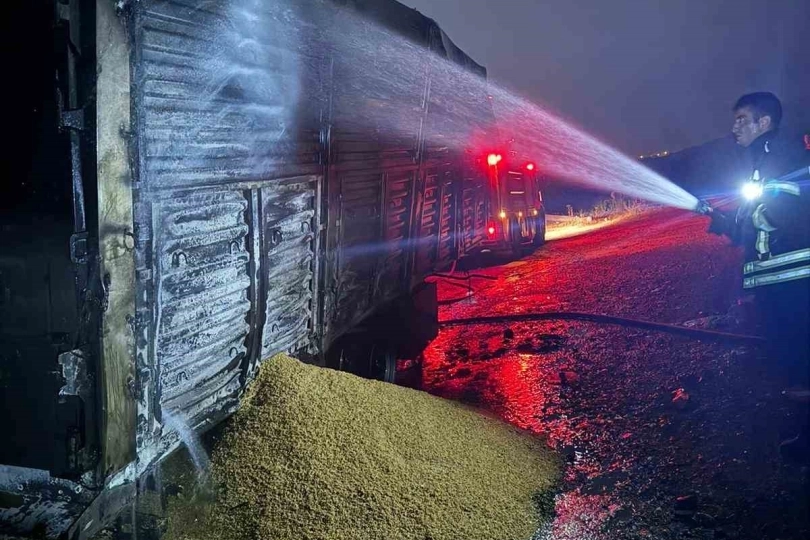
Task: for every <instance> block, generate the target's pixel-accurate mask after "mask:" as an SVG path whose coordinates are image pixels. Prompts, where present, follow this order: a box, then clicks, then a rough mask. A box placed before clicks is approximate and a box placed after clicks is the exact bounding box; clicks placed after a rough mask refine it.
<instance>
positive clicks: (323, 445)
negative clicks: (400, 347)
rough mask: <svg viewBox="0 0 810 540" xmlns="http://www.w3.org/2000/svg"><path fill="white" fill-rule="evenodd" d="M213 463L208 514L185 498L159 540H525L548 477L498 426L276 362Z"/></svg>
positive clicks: (525, 439)
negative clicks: (213, 495)
mask: <svg viewBox="0 0 810 540" xmlns="http://www.w3.org/2000/svg"><path fill="white" fill-rule="evenodd" d="M212 458H213V464H214V467H213V479H214V482H215V486H214V488H213V489H214V492H215V493H216V494H217V496H216V500H215V502H213V503H212V502H211V498H210V496H209V495H202V496H200V495H199V494H198V496H196V497H195V496H193V495H191V493H193V492H192V490H190V489H187V490H184V491H183V495H180V496H178V497H177V498H175V499H174V500H172V501H171V502H170V504H169V508H170V513H169V518H168V519H169V525H168V527H169V531H168V537H169V538H170V539H172V540H191V539H194V540H206V539H211V540H213V539H220V538H222V539H228V540H242V539H244V540H247V539H249V538H274V539H277V540H287V539H289V540H293V539H294V540H310V539H312V540H314V539H323V538H329V539H335V540H337V539H345V540H349V539H352V540H354V539H358V538H386V539H390V540H395V539H403V540H404V539H414V538H432V539H434V540H457V539H459V538H464V539H465V540H492V539H493V538H503V539H507V538H509V539H512V538H514V539H528V538H530V537H531V536H532V534H533V533H534V532H535V531H536V530H537V528H538V526H539V525H540V522H541V520H542V519H544V517H543V516H540V515H539V514H538V509H537V507H536V504H535V502H534V501H536V500H538V497H539V498H542V497H543V496H544V495H545V494H547V493H548V492H549V491H550V490H551V489H552V486H553V485H554V483H555V481H556V479H557V477H558V469H557V465H558V463H557V462H556V460H555V459H554V457H553V456H552V455H551V453H550V451H549V450H548V449H547V448H546V447H545V445H544V444H543V443H542V442H541V441H539V440H537V439H536V438H535V437H534V436H532V435H528V434H526V433H523V432H519V431H518V430H516V429H515V428H513V427H511V426H509V425H507V424H505V423H503V422H501V421H500V420H497V419H494V418H491V417H489V416H484V415H482V414H481V413H479V412H477V411H475V410H474V409H471V408H469V407H467V406H465V405H461V404H459V403H455V402H451V401H447V400H444V399H441V398H437V397H434V396H430V395H428V394H425V393H423V392H417V391H414V390H410V389H406V388H401V387H397V386H394V385H389V384H385V383H381V382H378V381H369V380H366V379H362V378H359V377H356V376H354V375H351V374H347V373H342V372H337V371H333V370H324V369H319V368H317V367H313V366H309V365H306V364H303V363H301V362H299V361H297V360H294V359H292V358H289V357H287V356H284V355H279V356H276V357H274V358H272V359H270V360H268V361H267V362H265V363H264V364H263V365H262V367H261V369H260V373H259V376H258V377H257V379H256V380H255V381H254V382H253V383H252V385H251V387H250V388H249V390H248V393H247V394H246V398H245V400H244V403H243V406H242V407H241V409H240V410H239V412H237V413H236V415H234V417H233V418H232V419H230V420H229V421H228V422H227V425H226V428H225V432H224V435H223V436H222V438H221V439H220V440H219V441H218V442H217V443H216V444H215V446H214V450H213V456H212ZM546 517H547V516H546Z"/></svg>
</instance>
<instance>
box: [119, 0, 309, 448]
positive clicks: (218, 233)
mask: <svg viewBox="0 0 810 540" xmlns="http://www.w3.org/2000/svg"><path fill="white" fill-rule="evenodd" d="M304 7H306V6H305V3H304V2H295V3H292V2H262V3H257V2H247V1H241V2H240V1H216V2H206V3H200V2H195V1H192V0H173V1H170V2H167V1H163V2H161V1H143V2H139V3H137V4H134V6H133V9H134V12H133V15H132V20H131V29H132V39H133V59H134V74H135V79H134V81H133V91H134V93H133V102H134V104H135V111H136V116H137V126H138V129H137V132H136V134H135V135H136V138H135V140H134V143H135V144H136V146H137V155H138V162H137V172H138V174H137V184H136V189H135V201H136V215H135V222H136V229H137V233H136V234H137V236H138V248H139V249H138V254H137V260H138V269H137V292H138V298H137V306H138V326H139V343H138V351H137V352H138V369H139V379H140V382H141V384H140V388H141V395H140V405H139V425H138V439H139V441H138V442H139V449H140V450H141V452H142V459H144V458H145V459H146V460H147V461H148V460H149V459H151V458H152V457H153V455H154V454H155V453H160V452H161V451H162V450H161V448H165V447H166V446H167V445H170V444H171V443H172V441H173V440H174V439H173V435H172V434H171V433H167V430H166V429H165V427H164V428H163V432H162V435H161V425H160V423H161V410H162V411H163V412H167V411H169V412H171V413H172V415H173V416H174V417H179V418H182V419H184V420H185V421H187V422H188V423H189V424H190V425H191V426H200V425H205V424H206V423H207V424H211V423H213V422H215V421H217V419H219V418H222V417H224V416H225V415H227V414H229V413H230V412H232V411H233V410H234V409H235V407H236V406H237V402H238V395H239V393H240V391H241V388H242V387H243V385H244V383H245V381H246V379H247V377H248V375H249V372H250V371H251V370H252V369H254V368H255V366H256V363H257V362H258V361H259V360H260V359H262V358H265V357H267V356H269V355H271V354H274V353H276V352H278V351H282V350H288V349H293V348H297V347H299V346H302V345H304V344H305V343H306V342H307V339H308V336H309V332H310V330H311V328H312V327H313V325H314V324H315V321H314V319H313V317H314V313H315V312H316V311H317V309H316V306H314V299H315V297H316V294H317V291H316V286H317V283H316V280H315V276H316V272H317V262H316V260H315V259H316V257H315V254H316V252H317V231H318V227H319V220H318V216H317V215H316V210H317V209H318V208H319V207H320V203H319V202H318V200H317V197H318V194H319V185H320V182H321V181H322V171H323V166H322V164H321V161H322V154H321V151H322V144H321V132H320V127H321V125H320V116H321V114H322V108H323V103H324V102H323V96H322V95H321V76H322V72H321V68H322V62H320V59H319V58H318V57H317V56H315V57H314V58H313V57H307V56H306V52H304V53H303V54H290V51H294V50H296V47H297V45H298V44H299V43H300V42H301V41H302V40H306V39H309V37H308V35H307V34H306V33H307V32H309V31H310V30H309V29H307V28H304V27H298V26H289V27H288V26H284V25H287V24H288V21H287V20H286V18H287V17H290V14H291V11H290V10H296V9H303V8H304ZM293 19H295V18H294V17H293ZM280 26H284V30H285V31H283V32H280V31H278V30H279V28H280ZM159 440H160V441H161V443H160V444H155V443H157V441H159Z"/></svg>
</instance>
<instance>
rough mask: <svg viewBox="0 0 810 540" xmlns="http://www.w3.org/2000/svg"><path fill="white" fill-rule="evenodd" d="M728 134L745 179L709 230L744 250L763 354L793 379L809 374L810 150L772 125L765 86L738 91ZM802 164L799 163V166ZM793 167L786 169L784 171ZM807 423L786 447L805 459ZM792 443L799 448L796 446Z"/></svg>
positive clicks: (773, 101) (774, 114) (776, 114)
mask: <svg viewBox="0 0 810 540" xmlns="http://www.w3.org/2000/svg"><path fill="white" fill-rule="evenodd" d="M733 110H734V124H733V127H732V133H733V135H734V138H735V139H736V141H737V144H739V145H741V146H743V147H745V149H746V154H747V159H748V160H749V161H748V166H749V167H750V169H749V170H750V178H749V179H748V182H747V183H746V184H745V185H744V186H743V197H744V199H745V200H744V202H743V203H742V204H741V205H740V207H739V209H738V211H737V213H736V216H730V215H728V214H725V213H722V212H719V211H716V210H711V211H709V215H710V216H711V220H712V223H711V225H710V227H709V230H710V231H711V232H715V233H720V234H726V235H728V236H730V237H731V238H732V239H733V240H734V241H735V242H737V243H742V245H743V246H744V249H745V263H744V265H743V283H742V286H743V289H744V291H745V292H746V293H753V298H754V307H755V310H756V313H757V317H756V318H757V319H758V321H759V323H760V327H761V329H762V331H763V332H764V333H765V335H766V338H767V339H768V343H769V355H768V356H769V359H770V360H771V361H772V362H774V363H775V364H776V366H777V368H778V369H779V370H780V371H781V372H782V373H783V374H784V375H785V376H786V378H788V380H789V381H790V383H791V384H792V385H799V386H802V387H806V386H807V382H808V377H809V376H810V367H808V358H809V357H810V338H809V337H808V336H810V320H809V319H808V313H810V186H808V185H807V184H808V179H810V174H808V169H807V168H808V167H810V151H808V150H807V148H806V147H805V145H804V144H803V141H801V140H800V139H797V140H791V139H789V138H788V137H786V136H785V135H784V134H783V133H781V132H780V130H779V125H780V123H781V120H782V105H781V103H780V101H779V99H778V98H777V97H776V96H775V95H773V94H772V93H770V92H757V93H754V94H746V95H744V96H742V97H741V98H740V99H739V100H737V103H736V104H735V105H734V109H733ZM802 168H805V169H804V170H803V171H802ZM791 173H793V174H791ZM807 435H808V433H807V429H804V431H803V433H802V434H801V435H800V436H799V437H798V438H796V439H795V440H793V441H792V442H791V444H790V445H787V446H786V448H787V449H788V450H790V449H791V448H792V450H790V451H791V453H793V454H796V455H800V456H801V455H803V456H805V461H806V458H807V450H808V448H809V446H808V437H807ZM797 449H800V450H799V451H798V452H797V451H796V450H797Z"/></svg>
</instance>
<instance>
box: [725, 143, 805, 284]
mask: <svg viewBox="0 0 810 540" xmlns="http://www.w3.org/2000/svg"><path fill="white" fill-rule="evenodd" d="M775 135H776V134H775V133H768V134H766V135H764V136H762V137H760V138H759V139H757V140H756V141H755V142H754V143H753V144H752V145H751V147H750V148H749V150H750V151H752V152H753V154H752V158H753V165H754V172H753V175H752V181H754V182H758V183H759V184H760V186H761V195H760V196H759V197H758V198H757V199H756V200H753V201H750V202H748V203H746V204H744V205H743V206H741V207H740V209H739V211H738V213H737V220H736V221H737V225H738V226H739V228H740V229H739V230H740V233H741V238H740V240H741V241H742V243H743V245H744V246H745V250H746V261H747V262H746V263H745V265H744V266H743V288H745V289H755V288H759V287H765V286H768V285H774V284H777V283H785V282H789V281H795V280H803V279H804V280H806V279H810V185H808V184H809V183H810V169H808V165H810V152H807V151H806V150H805V149H803V148H802V149H801V150H802V151H800V152H798V153H797V152H786V151H785V149H786V145H785V144H784V142H783V141H782V140H779V139H780V138H778V137H775ZM791 148H795V146H793V147H791ZM800 167H804V171H803V172H801V173H799V172H798V171H800V170H801V169H800ZM794 171H796V172H797V175H796V177H795V178H791V179H790V180H786V179H784V177H785V175H787V174H788V173H793V172H794ZM763 173H764V174H763ZM765 175H767V176H765ZM777 176H779V178H777ZM774 178H776V179H774ZM780 178H781V179H780Z"/></svg>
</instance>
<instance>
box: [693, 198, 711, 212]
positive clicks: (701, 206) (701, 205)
mask: <svg viewBox="0 0 810 540" xmlns="http://www.w3.org/2000/svg"><path fill="white" fill-rule="evenodd" d="M695 212H697V213H698V214H700V215H703V216H706V215H708V214H711V213H712V212H714V209H713V208H712V207H711V206H709V203H707V202H706V201H704V200H700V201H698V203H697V206H696V207H695Z"/></svg>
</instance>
